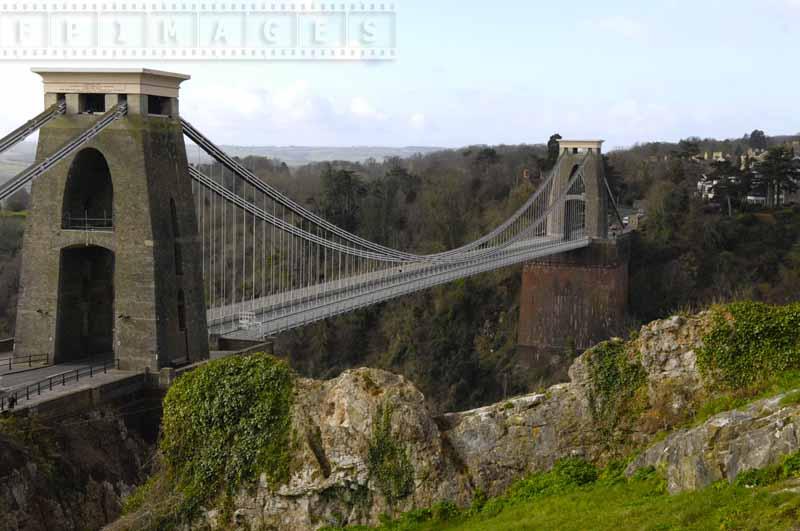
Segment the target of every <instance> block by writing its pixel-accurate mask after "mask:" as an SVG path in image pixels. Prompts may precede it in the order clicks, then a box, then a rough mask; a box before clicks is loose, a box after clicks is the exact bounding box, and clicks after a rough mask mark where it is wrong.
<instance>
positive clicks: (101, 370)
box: [0, 359, 119, 412]
mask: <svg viewBox="0 0 800 531" xmlns="http://www.w3.org/2000/svg"><path fill="white" fill-rule="evenodd" d="M118 365H119V360H116V359H110V360H104V361H102V362H97V363H93V364H91V365H89V366H88V367H79V368H77V369H74V370H71V371H66V372H63V373H60V374H55V375H53V376H49V377H47V378H43V379H41V380H39V381H38V382H34V383H32V384H28V385H26V386H24V387H20V388H18V389H14V390H13V391H9V392H8V393H7V394H5V395H3V396H0V412H3V411H10V410H13V409H14V408H15V407H16V406H17V404H19V403H20V401H22V400H30V399H31V397H32V396H39V395H41V394H42V392H45V391H52V390H53V389H54V388H57V387H59V386H61V387H63V386H66V385H67V384H68V383H71V382H79V381H80V380H81V378H84V379H85V378H94V376H95V375H98V374H106V373H107V372H108V371H109V369H112V370H113V369H117V368H118Z"/></svg>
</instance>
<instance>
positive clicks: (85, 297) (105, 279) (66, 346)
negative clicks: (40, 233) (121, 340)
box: [55, 246, 114, 363]
mask: <svg viewBox="0 0 800 531" xmlns="http://www.w3.org/2000/svg"><path fill="white" fill-rule="evenodd" d="M113 353H114V253H113V252H112V251H110V250H108V249H105V248H103V247H97V246H85V247H84V246H82V247H70V248H66V249H63V250H62V251H61V263H60V268H59V286H58V324H57V327H56V352H55V362H56V363H63V362H67V361H74V360H79V359H84V358H88V357H100V356H107V357H112V356H113Z"/></svg>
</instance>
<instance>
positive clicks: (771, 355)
mask: <svg viewBox="0 0 800 531" xmlns="http://www.w3.org/2000/svg"><path fill="white" fill-rule="evenodd" d="M697 364H698V367H699V369H700V371H701V372H702V373H703V375H704V377H705V378H706V381H707V382H708V383H709V385H710V386H711V387H712V388H716V389H718V390H733V389H743V388H751V387H759V386H763V385H765V384H767V383H769V382H770V381H771V380H772V379H773V378H775V377H776V375H779V374H781V373H784V372H786V371H790V370H796V369H800V303H794V304H789V305H787V306H770V305H768V304H763V303H759V302H737V303H733V304H728V305H724V306H715V307H714V308H713V309H712V311H711V328H710V330H709V331H708V332H707V333H706V335H705V336H704V337H703V347H702V348H700V349H699V351H698V353H697Z"/></svg>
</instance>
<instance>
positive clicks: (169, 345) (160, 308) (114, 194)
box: [15, 69, 208, 370]
mask: <svg viewBox="0 0 800 531" xmlns="http://www.w3.org/2000/svg"><path fill="white" fill-rule="evenodd" d="M35 72H37V73H38V74H39V75H41V76H42V78H43V80H44V92H45V97H44V99H45V105H46V106H49V105H52V104H53V103H56V102H57V101H59V100H63V101H66V106H67V112H66V114H65V115H64V116H61V117H59V118H57V119H55V120H53V121H52V122H50V123H49V124H48V125H46V126H45V127H44V128H42V130H41V131H40V133H39V145H38V149H37V155H36V158H37V162H38V161H41V160H43V159H44V158H45V157H47V156H49V155H50V154H52V153H53V152H54V151H55V150H56V149H58V148H59V147H60V146H62V145H63V144H65V143H66V142H67V141H69V140H70V139H72V138H74V137H75V136H77V135H78V134H80V133H81V132H82V131H84V130H86V129H87V128H89V127H91V125H92V124H93V123H95V122H96V121H97V120H98V119H99V116H100V115H102V114H103V113H105V112H107V111H109V110H111V109H112V108H114V107H115V106H117V105H118V104H120V103H122V102H127V105H128V115H127V116H126V117H124V118H121V119H119V120H117V121H115V122H114V123H112V124H111V125H110V126H108V127H107V128H106V129H104V130H103V131H102V132H101V133H100V134H99V135H97V136H96V137H95V138H94V139H92V140H91V141H89V142H87V143H86V144H85V145H83V146H82V147H81V148H80V149H79V150H78V151H76V152H75V153H74V154H73V155H72V156H70V157H67V158H65V159H64V160H63V161H61V162H60V163H59V164H58V165H56V166H54V167H53V168H52V169H51V170H49V171H48V172H47V173H45V174H43V175H41V176H39V177H38V178H37V179H36V180H35V181H34V183H33V185H32V191H31V210H30V215H29V217H28V222H27V227H26V230H25V236H24V241H23V256H22V273H21V291H20V298H19V308H18V314H17V331H16V338H15V339H16V347H15V355H17V356H22V355H28V354H42V353H47V354H49V355H51V360H54V361H55V362H57V363H61V362H66V361H70V360H78V359H84V358H87V357H101V356H107V357H110V356H112V355H113V356H115V357H116V358H117V359H118V360H119V364H120V367H121V368H122V369H134V370H141V369H145V368H149V369H151V370H158V369H159V368H161V367H165V366H171V365H177V364H182V363H186V362H190V361H194V360H199V359H205V358H207V357H208V337H207V327H206V313H205V304H204V292H203V281H202V271H201V268H200V264H201V263H202V260H201V256H202V254H201V249H200V244H199V242H198V238H197V220H196V217H195V209H194V202H193V197H192V187H191V181H190V178H189V175H188V165H187V160H186V148H185V145H184V141H183V135H182V130H181V124H180V120H179V117H178V90H179V86H180V84H181V83H182V82H183V81H185V80H187V79H189V78H188V77H187V76H183V75H179V74H172V73H167V72H159V71H153V70H145V69H115V70H102V71H100V70H93V69H83V70H63V69H41V70H35Z"/></svg>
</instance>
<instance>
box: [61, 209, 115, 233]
mask: <svg viewBox="0 0 800 531" xmlns="http://www.w3.org/2000/svg"><path fill="white" fill-rule="evenodd" d="M62 226H63V227H64V228H65V229H67V230H89V231H91V230H107V229H113V228H114V217H113V216H103V217H101V218H90V217H89V216H88V214H86V215H84V216H74V217H73V216H72V214H71V213H70V212H67V213H66V214H64V219H63V221H62Z"/></svg>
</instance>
